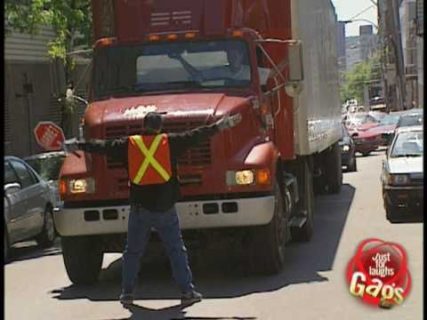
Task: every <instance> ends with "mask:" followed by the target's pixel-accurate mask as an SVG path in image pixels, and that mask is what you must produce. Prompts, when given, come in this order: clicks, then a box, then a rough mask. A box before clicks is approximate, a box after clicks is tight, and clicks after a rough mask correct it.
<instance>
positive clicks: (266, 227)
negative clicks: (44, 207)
mask: <svg viewBox="0 0 427 320" xmlns="http://www.w3.org/2000/svg"><path fill="white" fill-rule="evenodd" d="M291 3H294V1H290V0H286V1H281V2H280V3H278V2H275V3H274V4H267V3H265V2H263V1H256V0H253V1H226V0H219V1H215V3H214V2H212V1H209V0H204V1H200V0H197V1H196V0H193V1H190V0H189V1H179V2H177V1H170V0H159V1H155V2H152V1H135V0H128V1H124V0H117V1H112V0H111V1H92V12H93V21H94V35H95V39H96V41H95V43H94V55H93V68H92V81H91V87H90V92H89V102H90V103H89V106H88V108H87V110H86V112H85V116H84V127H83V128H84V133H83V135H84V138H85V139H87V140H89V139H113V138H117V137H123V136H129V135H133V134H142V133H143V128H142V124H143V118H144V116H145V114H147V112H150V111H156V112H159V113H161V114H162V115H163V119H164V130H165V132H181V131H184V130H189V129H193V128H196V127H198V126H201V125H207V124H211V123H213V122H215V121H217V120H218V119H220V118H221V117H223V116H225V115H233V114H237V113H240V115H241V117H242V121H241V122H240V123H239V125H237V126H236V127H234V128H232V129H231V130H226V131H223V132H221V133H218V134H217V135H215V136H214V137H213V138H212V139H211V140H209V141H206V142H204V143H202V144H200V145H199V146H197V147H194V148H192V149H191V150H189V151H188V152H187V153H186V154H184V155H183V156H182V157H181V158H180V159H178V168H177V169H178V170H177V171H178V180H179V182H180V186H181V195H182V198H181V200H180V201H179V202H178V203H177V205H176V206H177V210H178V214H179V217H180V224H181V227H182V229H183V230H184V234H203V235H204V236H206V237H207V238H215V237H218V236H220V237H222V235H223V234H231V235H232V238H233V239H236V238H237V239H239V241H242V242H245V243H246V244H248V245H249V246H250V247H251V248H252V250H250V254H249V255H250V257H251V261H252V265H253V266H254V268H255V269H257V270H258V271H262V272H267V273H275V272H278V271H280V270H281V269H282V267H283V264H284V254H283V253H284V250H285V245H286V243H287V241H288V240H290V239H291V237H293V238H294V239H300V240H309V239H310V237H311V234H312V230H313V224H312V220H313V218H312V211H313V199H312V193H313V192H312V191H313V190H312V189H313V182H312V179H313V178H312V171H313V170H314V166H313V162H314V161H313V159H312V158H311V153H313V152H314V151H310V150H309V149H308V147H307V146H309V143H308V142H307V141H308V140H307V137H308V136H309V133H307V132H306V131H304V130H307V128H308V127H309V126H308V125H307V126H305V127H301V126H300V128H298V127H297V126H298V123H299V122H301V121H302V120H301V119H299V118H298V117H304V113H302V112H301V113H300V114H299V115H298V116H297V115H296V114H295V112H294V111H295V101H294V98H295V97H297V96H298V95H299V93H300V92H301V90H302V86H301V81H302V80H303V54H302V49H301V42H300V41H299V40H298V39H295V38H293V33H295V32H293V31H294V29H293V23H294V24H295V23H296V22H295V21H298V20H297V19H294V18H292V15H295V14H296V13H295V8H293V7H292V6H291ZM324 3H329V1H323V0H322V4H320V5H319V6H320V7H321V8H323V9H325V14H326V12H327V11H328V10H330V7H329V6H325V4H324ZM295 6H296V5H295ZM312 10H315V8H312ZM301 12H304V11H301ZM294 20H295V21H294ZM294 35H295V34H294ZM331 74H332V73H331ZM325 108H331V106H325ZM320 110H323V109H322V108H320ZM301 111H304V109H303V108H301ZM329 113H330V112H329V111H327V113H326V114H328V116H329ZM339 116H340V109H339V103H337V105H336V119H337V125H339ZM314 120H316V121H313V123H314V125H313V126H314V127H313V128H314V129H313V132H314V131H315V130H318V129H317V128H316V126H315V125H317V124H318V122H319V121H317V119H314ZM326 120H327V121H325V123H326V122H327V123H328V124H330V123H331V122H330V119H329V118H328V119H326ZM304 121H305V120H304ZM304 128H305V129H304ZM298 130H299V131H301V132H304V139H305V140H304V141H303V139H302V137H301V136H300V134H299V133H296V131H298ZM322 130H323V129H322ZM330 132H332V131H331V130H330V128H329V129H328V131H327V134H326V133H325V135H326V136H327V138H323V136H322V137H321V138H320V140H318V143H313V145H314V147H315V148H317V150H316V152H317V151H324V150H326V149H325V148H328V150H327V151H326V152H329V153H330V151H329V147H330V145H331V143H333V141H332V140H331V139H334V141H335V142H336V145H338V140H339V137H338V136H335V137H332V138H331V137H329V136H328V134H330ZM316 139H318V138H316ZM304 148H305V149H307V150H305V151H303V152H300V153H301V154H298V150H304ZM321 148H323V149H321ZM334 150H335V149H334ZM336 150H338V152H339V149H336ZM304 152H305V153H306V154H303V153H304ZM335 154H336V152H335V151H334V155H335ZM60 191H61V196H62V198H63V200H64V205H63V207H62V208H59V209H58V210H57V212H56V213H55V221H56V228H57V230H58V232H59V234H60V235H61V236H62V237H63V241H62V243H63V255H64V262H65V266H66V269H67V273H68V275H69V277H70V279H71V280H72V281H73V282H74V283H90V282H93V281H95V280H96V279H97V276H98V274H99V271H100V265H101V264H102V256H103V253H104V252H111V251H121V250H122V249H123V244H124V239H125V235H126V231H127V219H128V214H129V205H128V196H129V182H128V177H127V171H126V166H125V165H124V164H122V163H117V162H115V160H114V159H112V158H109V157H106V156H102V155H97V154H88V153H84V152H79V153H78V155H73V154H70V155H69V156H68V157H67V158H66V160H65V162H64V164H63V167H62V169H61V178H60ZM230 230H233V231H232V232H229V231H230ZM222 231H224V233H221V232H222ZM218 232H219V233H218ZM218 234H219V235H218ZM233 241H234V240H233ZM77 261H86V264H85V265H84V266H83V265H82V264H81V263H77Z"/></svg>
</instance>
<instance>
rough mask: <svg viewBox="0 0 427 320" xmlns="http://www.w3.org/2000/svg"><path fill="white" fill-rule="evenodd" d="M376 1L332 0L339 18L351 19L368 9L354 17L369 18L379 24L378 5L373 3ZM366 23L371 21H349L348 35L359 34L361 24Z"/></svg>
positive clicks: (347, 26)
mask: <svg viewBox="0 0 427 320" xmlns="http://www.w3.org/2000/svg"><path fill="white" fill-rule="evenodd" d="M376 1H377V0H375V1H374V0H332V3H333V4H334V6H335V10H336V12H337V16H338V20H349V19H351V18H353V17H354V16H355V15H357V14H358V13H360V12H362V11H364V10H365V9H367V10H366V11H365V12H363V13H362V14H360V15H359V16H357V17H356V18H354V19H367V20H370V21H372V22H373V23H375V24H378V19H377V7H376V6H374V4H373V2H376ZM364 24H369V22H366V21H355V22H353V23H348V24H347V25H346V27H345V31H346V37H349V36H358V35H359V26H360V25H364ZM376 32H377V30H376V28H375V27H374V33H376Z"/></svg>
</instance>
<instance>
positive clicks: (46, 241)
mask: <svg viewBox="0 0 427 320" xmlns="http://www.w3.org/2000/svg"><path fill="white" fill-rule="evenodd" d="M55 236H56V234H55V226H54V224H53V215H52V209H51V208H46V211H45V213H44V224H43V230H42V232H41V233H40V234H39V235H38V236H37V238H36V241H37V243H38V245H39V246H40V247H42V248H48V247H50V246H52V245H53V242H54V241H55Z"/></svg>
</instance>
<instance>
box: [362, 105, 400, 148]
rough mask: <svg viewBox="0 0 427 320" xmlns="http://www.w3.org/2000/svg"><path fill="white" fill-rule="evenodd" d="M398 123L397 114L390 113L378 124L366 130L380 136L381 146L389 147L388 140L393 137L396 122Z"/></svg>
mask: <svg viewBox="0 0 427 320" xmlns="http://www.w3.org/2000/svg"><path fill="white" fill-rule="evenodd" d="M398 121H399V113H390V114H387V115H386V116H384V118H382V119H381V120H380V123H379V124H378V125H377V126H375V127H372V128H370V129H368V131H369V133H372V134H375V135H380V137H381V145H382V146H387V145H389V142H390V139H391V137H392V136H393V132H394V129H396V125H397V122H398Z"/></svg>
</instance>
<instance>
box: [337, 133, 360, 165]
mask: <svg viewBox="0 0 427 320" xmlns="http://www.w3.org/2000/svg"><path fill="white" fill-rule="evenodd" d="M339 145H340V147H341V163H342V165H343V166H345V167H346V170H347V171H350V172H353V171H357V162H356V146H355V144H354V141H353V139H352V138H351V137H350V134H349V133H348V131H347V128H346V127H345V126H344V125H343V126H342V138H341V140H340V141H339Z"/></svg>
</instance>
